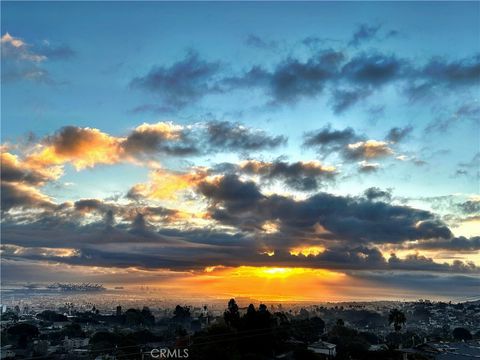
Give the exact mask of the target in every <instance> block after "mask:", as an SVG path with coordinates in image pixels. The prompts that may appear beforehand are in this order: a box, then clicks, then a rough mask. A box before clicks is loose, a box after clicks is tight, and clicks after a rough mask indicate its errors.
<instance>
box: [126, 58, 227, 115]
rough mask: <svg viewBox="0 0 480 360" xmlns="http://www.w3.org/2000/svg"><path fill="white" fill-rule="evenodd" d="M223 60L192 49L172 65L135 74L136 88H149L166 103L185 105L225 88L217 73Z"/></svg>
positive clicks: (176, 106) (173, 105) (132, 84)
mask: <svg viewBox="0 0 480 360" xmlns="http://www.w3.org/2000/svg"><path fill="white" fill-rule="evenodd" d="M220 69H221V64H220V63H219V62H208V61H205V60H203V59H201V58H200V56H199V55H198V54H197V53H196V52H194V51H190V52H189V53H188V54H187V55H186V56H185V58H184V59H183V60H180V61H178V62H176V63H173V64H171V65H170V66H155V67H153V68H152V69H151V70H150V71H149V72H148V73H147V74H146V75H144V76H139V77H136V78H134V79H133V80H132V81H131V83H130V85H131V87H133V88H138V89H142V90H146V91H148V92H151V93H152V94H155V95H156V96H158V97H159V99H160V101H161V102H162V104H163V105H164V106H169V107H173V108H182V107H184V106H186V105H188V104H191V103H192V102H195V101H198V100H200V99H201V98H203V97H204V96H205V95H207V94H212V93H218V92H221V89H220V88H219V87H218V86H217V84H216V82H215V76H216V75H217V74H218V72H219V70H220Z"/></svg>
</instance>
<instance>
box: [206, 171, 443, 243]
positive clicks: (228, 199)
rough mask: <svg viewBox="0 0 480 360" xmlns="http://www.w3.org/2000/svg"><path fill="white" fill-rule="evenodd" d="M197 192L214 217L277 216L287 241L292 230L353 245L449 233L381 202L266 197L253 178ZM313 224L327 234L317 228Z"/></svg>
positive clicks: (223, 180)
mask: <svg viewBox="0 0 480 360" xmlns="http://www.w3.org/2000/svg"><path fill="white" fill-rule="evenodd" d="M199 191H200V192H201V193H202V194H203V195H204V196H206V197H207V198H208V199H210V200H211V201H212V206H211V208H210V214H211V217H212V218H213V219H215V220H217V221H219V222H221V223H224V224H226V225H231V226H236V227H238V228H239V229H241V230H244V231H247V230H249V229H250V230H251V229H252V228H257V229H258V228H261V226H262V224H263V223H265V222H269V221H275V222H277V223H278V226H279V232H280V233H281V234H282V236H284V237H286V238H287V239H288V241H294V239H295V234H302V236H307V234H309V233H310V234H311V236H313V237H314V238H322V237H323V238H324V239H326V240H328V239H335V240H337V241H346V242H353V243H356V244H358V243H375V244H379V243H401V242H404V241H407V240H414V239H415V240H416V239H432V238H447V239H450V238H452V233H451V231H450V230H449V229H448V227H447V226H446V225H445V224H444V223H442V222H441V221H439V220H438V219H436V217H435V216H434V215H433V214H432V213H430V212H428V211H423V210H417V209H412V208H409V207H403V206H394V205H390V204H388V203H385V202H382V201H375V202H373V201H370V200H367V199H365V198H349V197H341V196H334V195H331V194H327V193H317V194H315V195H313V196H311V197H309V198H307V199H305V200H298V201H295V200H293V199H291V198H288V197H284V196H279V195H271V196H266V195H263V194H261V192H260V191H259V190H258V188H257V186H256V185H255V184H254V183H253V182H242V181H240V180H239V179H238V177H236V176H233V175H228V176H224V177H220V178H218V179H217V180H216V181H214V182H205V183H204V184H202V183H201V184H200V186H199ZM226 194H228V196H226ZM317 224H318V225H320V226H321V227H322V228H323V229H324V230H325V231H326V232H328V234H323V235H321V234H318V233H316V230H315V229H316V225H317ZM276 241H279V240H278V239H277V240H276Z"/></svg>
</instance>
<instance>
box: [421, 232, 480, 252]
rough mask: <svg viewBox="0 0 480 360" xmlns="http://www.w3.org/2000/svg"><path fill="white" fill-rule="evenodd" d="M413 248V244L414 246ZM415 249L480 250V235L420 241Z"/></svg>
mask: <svg viewBox="0 0 480 360" xmlns="http://www.w3.org/2000/svg"><path fill="white" fill-rule="evenodd" d="M412 248H413V246H412ZM414 248H415V249H428V250H452V251H457V252H459V251H460V252H461V251H466V252H471V251H478V250H480V236H474V237H471V238H466V237H464V236H460V237H454V238H450V239H434V240H429V241H419V242H418V243H416V244H415V246H414Z"/></svg>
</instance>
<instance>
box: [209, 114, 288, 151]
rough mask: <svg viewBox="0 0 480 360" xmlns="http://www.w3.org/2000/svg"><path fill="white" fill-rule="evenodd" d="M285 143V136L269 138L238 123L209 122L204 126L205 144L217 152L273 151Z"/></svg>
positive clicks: (263, 133) (260, 131) (262, 132)
mask: <svg viewBox="0 0 480 360" xmlns="http://www.w3.org/2000/svg"><path fill="white" fill-rule="evenodd" d="M286 142H287V138H286V137H285V136H281V135H279V136H269V135H268V134H267V133H266V132H265V131H262V130H253V129H250V128H247V127H245V126H243V125H241V124H239V123H232V122H228V121H210V122H208V123H207V124H206V143H207V144H208V145H209V146H211V147H213V148H216V149H219V150H230V151H254V150H260V149H273V148H276V147H278V146H280V145H284V144H286Z"/></svg>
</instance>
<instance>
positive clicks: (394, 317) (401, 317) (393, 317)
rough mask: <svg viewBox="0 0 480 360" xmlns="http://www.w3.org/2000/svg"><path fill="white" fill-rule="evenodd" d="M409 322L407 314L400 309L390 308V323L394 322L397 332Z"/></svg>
mask: <svg viewBox="0 0 480 360" xmlns="http://www.w3.org/2000/svg"><path fill="white" fill-rule="evenodd" d="M406 322H407V318H406V317H405V314H404V313H403V312H401V311H400V310H398V309H392V310H390V314H388V325H392V324H393V328H394V329H395V331H396V332H398V331H400V330H401V329H402V325H404V324H405V323H406Z"/></svg>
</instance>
